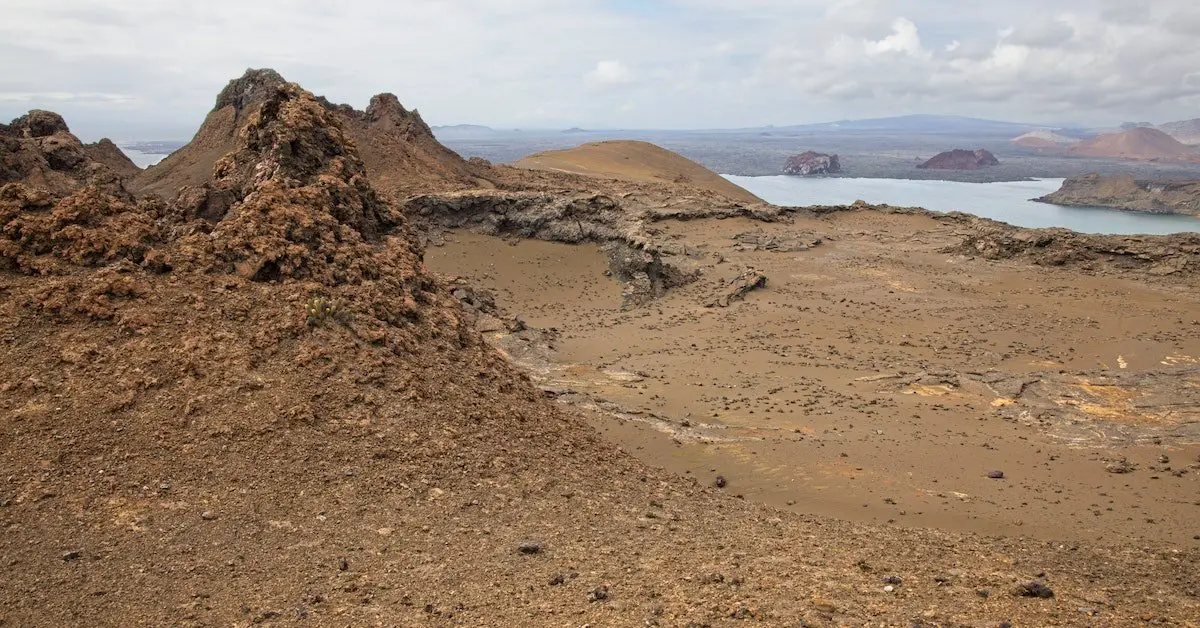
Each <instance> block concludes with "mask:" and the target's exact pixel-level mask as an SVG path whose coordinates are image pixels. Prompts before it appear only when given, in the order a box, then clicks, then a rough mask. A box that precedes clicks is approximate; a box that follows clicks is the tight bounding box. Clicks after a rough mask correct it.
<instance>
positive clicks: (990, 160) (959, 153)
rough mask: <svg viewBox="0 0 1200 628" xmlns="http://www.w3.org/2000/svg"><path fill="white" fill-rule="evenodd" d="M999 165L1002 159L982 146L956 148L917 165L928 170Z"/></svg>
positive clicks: (973, 168)
mask: <svg viewBox="0 0 1200 628" xmlns="http://www.w3.org/2000/svg"><path fill="white" fill-rule="evenodd" d="M999 165H1000V160H998V159H996V156H995V155H993V154H991V153H990V152H988V151H986V150H983V149H982V148H981V149H978V150H973V151H970V150H963V149H960V148H956V149H954V150H949V151H946V152H944V153H938V154H937V155H935V156H934V157H932V158H931V159H929V160H928V161H926V162H925V163H923V164H921V165H919V166H917V167H918V168H921V169H927V170H979V169H980V168H987V167H990V166H999Z"/></svg>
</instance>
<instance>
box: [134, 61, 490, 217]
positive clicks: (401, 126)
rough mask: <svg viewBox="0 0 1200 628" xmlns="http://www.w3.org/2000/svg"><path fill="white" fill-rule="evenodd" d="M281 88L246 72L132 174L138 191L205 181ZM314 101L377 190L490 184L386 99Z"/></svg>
mask: <svg viewBox="0 0 1200 628" xmlns="http://www.w3.org/2000/svg"><path fill="white" fill-rule="evenodd" d="M285 83H286V81H285V80H284V78H283V77H282V76H280V75H279V73H277V72H275V71H274V70H269V69H265V70H247V71H246V73H245V75H243V76H242V77H241V78H239V79H236V80H234V81H231V82H230V83H229V85H228V86H226V87H225V89H224V90H222V91H221V93H220V95H218V96H217V102H216V105H215V106H214V107H213V110H212V112H210V113H209V114H208V117H207V118H205V120H204V124H203V125H202V126H201V127H200V130H199V131H198V132H197V133H196V136H195V137H194V138H192V141H191V142H189V143H188V144H187V145H186V146H184V147H183V148H180V149H179V150H177V151H175V152H174V153H171V154H170V155H168V156H167V158H166V159H163V160H162V161H161V162H159V163H158V164H156V165H154V166H151V167H150V168H148V169H146V170H145V171H144V172H143V173H142V174H141V175H140V176H139V177H137V179H136V180H135V182H134V187H135V189H136V190H137V192H138V193H139V194H143V195H145V194H149V195H157V196H161V197H163V198H174V194H175V193H176V192H178V191H179V190H180V189H181V188H183V187H187V186H198V185H202V184H204V183H206V182H208V181H209V180H211V179H212V178H213V166H214V165H215V164H216V162H217V159H219V158H220V157H221V156H223V155H225V154H226V153H228V152H229V151H231V150H233V149H234V147H235V146H236V145H237V141H238V138H237V133H238V130H239V129H240V128H241V126H242V125H243V124H244V121H245V118H246V116H247V115H248V112H250V111H252V110H254V108H255V107H257V106H258V105H259V104H261V102H262V101H263V99H264V98H265V96H266V95H267V94H269V93H270V92H271V90H274V89H276V88H278V87H279V86H280V85H283V84H285ZM317 102H318V103H320V104H321V105H322V106H324V107H326V108H327V109H329V110H330V111H331V112H332V113H333V114H334V115H335V116H337V118H338V119H339V124H340V126H339V128H340V129H341V132H343V133H344V134H345V135H346V136H347V138H348V139H349V140H350V141H351V142H353V143H354V144H355V145H356V147H357V148H358V151H359V155H360V156H361V158H362V160H363V162H364V164H366V168H367V176H369V177H370V178H371V182H372V183H373V184H374V185H375V186H376V188H377V189H378V190H379V191H380V192H383V193H386V194H396V193H400V192H404V193H408V194H414V193H422V192H441V191H448V190H454V189H461V188H469V187H480V186H484V187H487V186H489V185H490V184H489V183H488V182H487V181H486V179H484V178H481V177H479V176H477V175H478V174H483V175H485V176H486V169H485V168H483V167H476V166H473V165H472V164H469V163H467V162H466V161H465V160H464V159H462V158H461V157H459V156H458V155H457V154H456V153H454V152H453V151H451V150H450V149H448V148H446V147H444V146H442V145H441V144H439V143H438V141H437V140H436V139H434V137H433V133H432V131H430V129H429V126H428V125H426V124H425V122H424V121H423V120H422V119H421V116H420V114H418V113H417V112H416V111H408V110H406V109H404V107H402V106H401V105H400V101H399V100H398V99H397V98H396V97H395V96H394V95H392V94H379V95H377V96H375V97H373V98H372V99H371V103H370V105H369V106H368V107H367V110H366V111H357V110H355V109H354V108H353V107H351V106H349V105H335V104H332V103H330V102H329V101H328V100H326V99H324V98H317Z"/></svg>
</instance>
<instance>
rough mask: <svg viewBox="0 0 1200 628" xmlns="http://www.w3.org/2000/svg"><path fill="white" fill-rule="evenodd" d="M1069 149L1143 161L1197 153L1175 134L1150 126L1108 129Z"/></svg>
mask: <svg viewBox="0 0 1200 628" xmlns="http://www.w3.org/2000/svg"><path fill="white" fill-rule="evenodd" d="M1068 152H1069V153H1071V154H1072V155H1078V156H1080V157H1103V158H1115V159H1136V160H1142V161H1155V160H1170V161H1187V160H1189V159H1194V158H1195V157H1196V153H1195V152H1194V151H1193V150H1192V149H1191V148H1190V147H1188V146H1186V145H1184V144H1182V143H1181V142H1179V140H1176V139H1175V138H1173V137H1171V136H1170V135H1167V134H1166V133H1163V132H1162V131H1160V130H1158V129H1153V128H1150V127H1137V128H1134V129H1130V130H1128V131H1122V132H1120V133H1105V134H1104V135H1100V136H1098V137H1095V138H1092V139H1090V140H1084V141H1082V142H1079V143H1078V144H1074V145H1072V146H1071V147H1070V148H1069V149H1068Z"/></svg>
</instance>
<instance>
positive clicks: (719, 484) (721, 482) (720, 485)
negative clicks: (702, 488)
mask: <svg viewBox="0 0 1200 628" xmlns="http://www.w3.org/2000/svg"><path fill="white" fill-rule="evenodd" d="M727 483H728V482H726V481H725V476H723V475H718V476H717V479H716V480H714V481H713V485H714V486H716V487H717V488H725V485H726V484H727Z"/></svg>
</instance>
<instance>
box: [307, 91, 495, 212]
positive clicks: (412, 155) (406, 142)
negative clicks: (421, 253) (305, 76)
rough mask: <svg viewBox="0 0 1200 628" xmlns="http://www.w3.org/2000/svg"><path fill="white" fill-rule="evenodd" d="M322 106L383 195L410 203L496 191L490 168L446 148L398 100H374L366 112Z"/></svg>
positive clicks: (391, 97) (389, 96)
mask: <svg viewBox="0 0 1200 628" xmlns="http://www.w3.org/2000/svg"><path fill="white" fill-rule="evenodd" d="M321 100H322V102H323V103H324V104H326V106H327V107H329V108H331V109H332V110H333V111H334V112H336V113H337V115H338V116H339V117H340V118H341V123H342V127H343V128H344V129H345V131H346V133H347V135H348V136H349V137H350V139H351V140H352V141H353V142H354V144H355V145H356V146H357V147H358V151H359V154H361V155H362V159H363V163H364V164H365V165H366V167H367V173H368V176H369V177H370V178H371V183H372V185H374V186H375V188H376V189H377V190H379V191H380V192H381V193H384V194H389V195H396V196H400V197H404V196H410V195H413V194H424V193H429V192H444V191H450V190H461V189H467V188H478V187H485V188H487V187H493V185H492V183H491V182H490V181H489V180H488V179H487V177H488V171H489V168H487V167H485V166H483V165H481V164H472V163H469V162H467V161H466V160H464V159H463V158H462V157H460V156H459V155H458V154H457V153H455V152H454V151H452V150H450V149H448V148H446V147H445V146H442V144H441V143H440V142H438V141H437V139H436V138H435V137H434V136H433V131H432V130H430V128H429V125H428V124H426V123H425V121H424V120H423V119H421V114H420V113H419V112H417V111H416V110H415V109H414V110H411V111H410V110H408V109H405V108H404V106H403V105H401V104H400V99H399V98H397V97H396V96H395V95H394V94H378V95H376V96H373V97H372V98H371V102H370V104H369V105H368V106H367V108H366V110H365V111H358V110H356V109H354V108H353V107H351V106H349V105H334V104H330V103H329V102H328V101H325V100H324V99H321Z"/></svg>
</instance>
